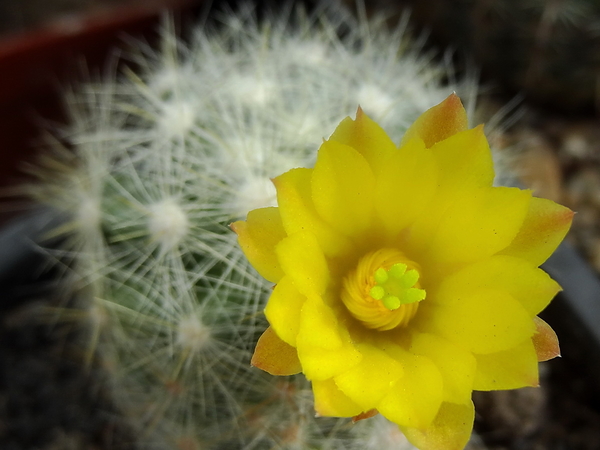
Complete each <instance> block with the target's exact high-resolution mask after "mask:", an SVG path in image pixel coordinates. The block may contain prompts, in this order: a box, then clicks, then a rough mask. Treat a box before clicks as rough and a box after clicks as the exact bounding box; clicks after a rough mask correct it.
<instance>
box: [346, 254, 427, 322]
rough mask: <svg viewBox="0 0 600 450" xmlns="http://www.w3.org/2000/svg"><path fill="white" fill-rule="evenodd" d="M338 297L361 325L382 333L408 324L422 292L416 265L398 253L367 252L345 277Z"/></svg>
mask: <svg viewBox="0 0 600 450" xmlns="http://www.w3.org/2000/svg"><path fill="white" fill-rule="evenodd" d="M341 297H342V301H343V302H344V305H346V308H347V309H348V311H350V313H351V314H352V315H353V316H354V317H355V318H356V319H358V320H359V321H361V322H362V323H363V325H365V326H366V327H368V328H373V329H377V330H382V331H384V330H391V329H392V328H396V327H399V326H405V325H406V324H408V322H409V321H410V319H412V318H413V317H414V315H415V314H416V313H417V309H418V307H419V302H420V301H421V300H423V299H424V298H425V290H424V289H421V285H420V284H419V266H418V265H417V264H416V263H415V262H413V261H411V260H409V259H408V258H407V257H406V256H405V255H404V254H403V253H402V252H400V251H399V250H396V249H394V248H382V249H380V250H376V251H374V252H371V253H367V254H366V255H365V256H363V257H362V258H361V259H360V260H359V261H358V264H357V265H356V268H355V269H354V270H351V271H350V272H349V273H348V275H346V277H345V278H344V281H343V286H342V293H341Z"/></svg>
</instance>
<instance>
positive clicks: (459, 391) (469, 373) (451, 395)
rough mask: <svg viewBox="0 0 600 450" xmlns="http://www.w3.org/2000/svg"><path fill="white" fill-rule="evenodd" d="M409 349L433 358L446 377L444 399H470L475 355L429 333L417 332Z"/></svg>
mask: <svg viewBox="0 0 600 450" xmlns="http://www.w3.org/2000/svg"><path fill="white" fill-rule="evenodd" d="M409 351H410V352H411V353H414V354H417V355H423V356H426V357H428V358H429V359H431V360H432V361H433V362H434V364H435V365H436V367H437V368H438V370H439V371H440V373H441V374H442V378H443V379H444V397H443V400H444V401H448V402H453V403H464V402H465V401H468V400H470V398H471V391H472V390H473V378H474V377H475V369H476V362H475V357H474V356H473V354H471V353H470V352H468V351H466V350H464V349H462V348H460V347H458V346H457V345H454V344H452V343H451V342H449V341H447V340H445V339H442V338H440V337H438V336H435V335H433V334H428V333H415V335H414V336H413V339H412V342H411V346H410V349H409Z"/></svg>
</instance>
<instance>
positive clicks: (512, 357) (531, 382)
mask: <svg viewBox="0 0 600 450" xmlns="http://www.w3.org/2000/svg"><path fill="white" fill-rule="evenodd" d="M475 358H476V359H477V372H476V374H475V382H474V383H473V389H474V390H477V391H492V390H499V389H517V388H522V387H525V386H538V385H539V378H538V361H537V356H536V353H535V349H534V347H533V344H532V343H531V339H527V340H525V341H524V342H522V343H521V344H519V345H518V346H516V347H513V348H511V349H510V350H505V351H503V352H498V353H490V354H488V355H475Z"/></svg>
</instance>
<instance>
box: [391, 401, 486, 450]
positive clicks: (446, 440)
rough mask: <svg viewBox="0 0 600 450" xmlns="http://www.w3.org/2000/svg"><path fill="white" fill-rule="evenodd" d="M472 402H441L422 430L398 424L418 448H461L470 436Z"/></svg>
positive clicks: (472, 418) (445, 449) (472, 415)
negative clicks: (430, 421) (428, 423)
mask: <svg viewBox="0 0 600 450" xmlns="http://www.w3.org/2000/svg"><path fill="white" fill-rule="evenodd" d="M474 419H475V408H473V403H472V402H469V403H468V404H455V403H446V402H444V403H442V406H441V407H440V410H439V412H438V414H437V416H435V419H434V420H433V422H432V423H431V425H430V426H429V427H427V428H426V429H424V430H419V429H417V428H409V427H404V426H400V429H401V430H402V432H403V433H404V435H405V436H406V438H407V439H408V440H409V442H410V443H411V444H413V445H414V446H415V447H417V448H419V449H420V450H442V449H443V450H463V449H464V448H465V446H466V445H467V442H468V441H469V439H470V437H471V432H472V430H473V421H474Z"/></svg>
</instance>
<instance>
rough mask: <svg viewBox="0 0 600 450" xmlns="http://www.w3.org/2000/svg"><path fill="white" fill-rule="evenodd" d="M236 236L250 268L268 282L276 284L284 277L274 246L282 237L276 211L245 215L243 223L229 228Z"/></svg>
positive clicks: (260, 211) (264, 209)
mask: <svg viewBox="0 0 600 450" xmlns="http://www.w3.org/2000/svg"><path fill="white" fill-rule="evenodd" d="M230 226H231V229H232V230H233V231H234V232H235V233H236V234H237V235H238V242H239V243H240V247H241V248H242V251H243V252H244V254H245V255H246V258H248V260H249V261H250V264H252V265H253V266H254V268H255V269H256V270H257V271H258V273H260V274H261V275H262V276H263V277H265V278H266V279H267V280H269V281H271V282H273V283H277V282H278V281H279V279H280V278H281V277H282V276H283V271H282V270H281V267H280V266H279V262H278V260H277V255H276V254H275V245H276V244H277V243H279V241H281V240H282V239H283V238H284V237H285V236H286V233H285V230H284V229H283V224H282V222H281V216H280V215H279V211H278V209H277V208H274V207H269V208H261V209H255V210H253V211H250V212H249V213H248V218H247V219H246V221H243V220H240V221H238V222H234V223H232V224H231V225H230Z"/></svg>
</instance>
